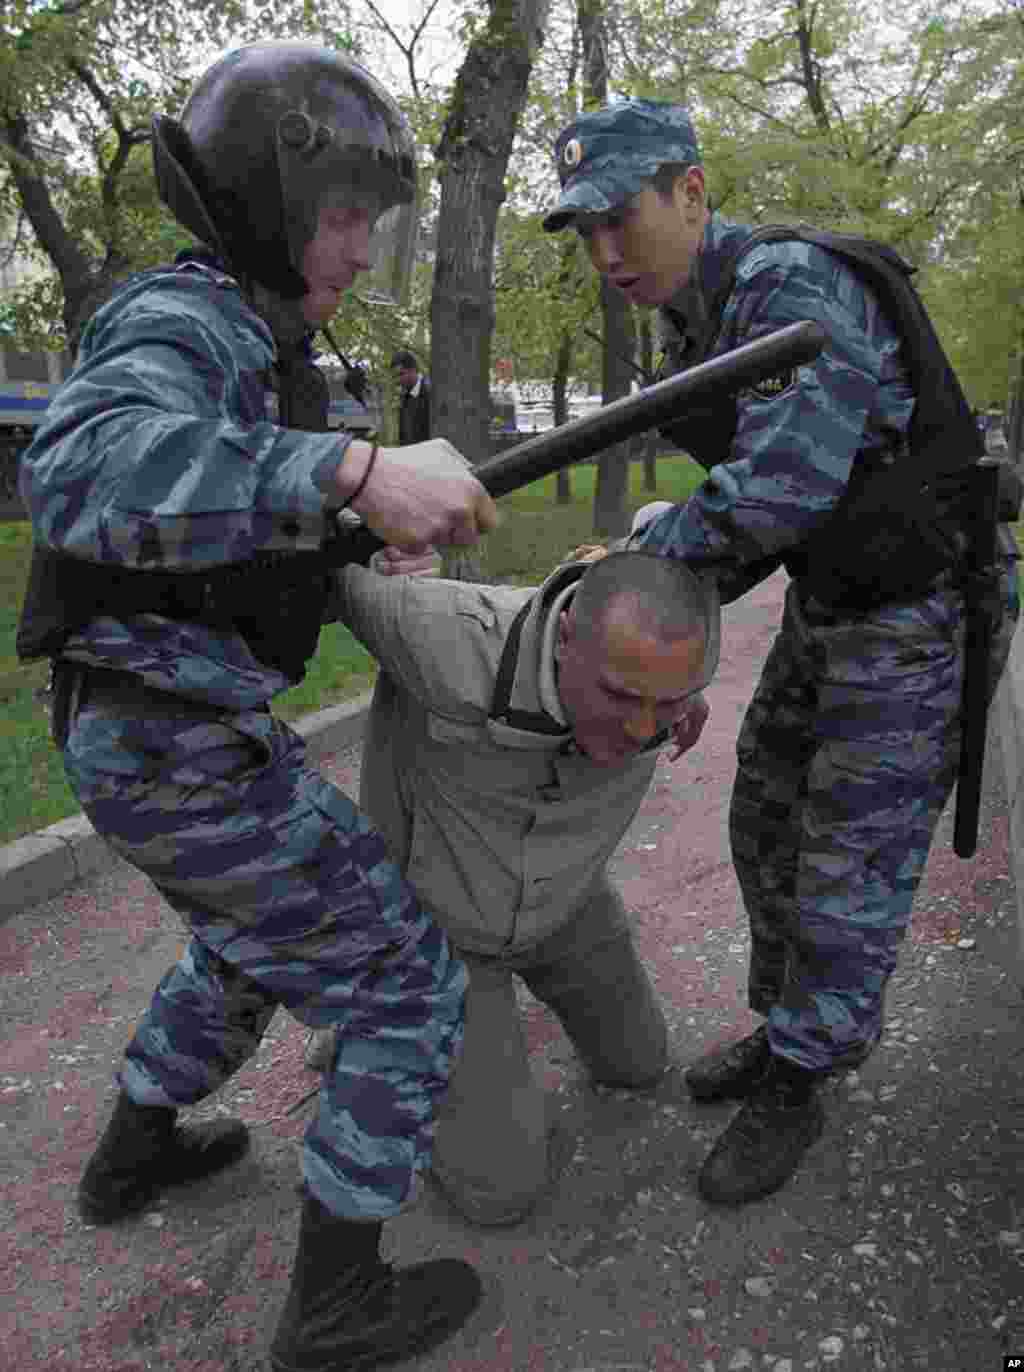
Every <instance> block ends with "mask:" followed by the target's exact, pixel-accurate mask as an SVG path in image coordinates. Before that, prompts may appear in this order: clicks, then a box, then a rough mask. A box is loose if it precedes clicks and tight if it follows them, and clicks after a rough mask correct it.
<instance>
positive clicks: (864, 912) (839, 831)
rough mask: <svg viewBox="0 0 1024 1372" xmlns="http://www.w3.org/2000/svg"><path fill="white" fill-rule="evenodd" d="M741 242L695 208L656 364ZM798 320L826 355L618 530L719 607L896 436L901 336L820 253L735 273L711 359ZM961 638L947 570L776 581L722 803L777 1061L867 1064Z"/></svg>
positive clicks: (756, 404)
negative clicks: (662, 503) (866, 579)
mask: <svg viewBox="0 0 1024 1372" xmlns="http://www.w3.org/2000/svg"><path fill="white" fill-rule="evenodd" d="M694 153H695V150H694ZM659 160H664V156H663V155H662V156H661V157H660V158H659ZM690 160H696V156H695V155H694V157H692V158H691V159H690ZM749 233H750V230H749V229H747V228H744V227H742V226H739V225H735V224H731V223H729V222H727V221H725V220H724V219H722V218H721V217H720V216H718V215H717V214H716V215H712V217H711V220H710V222H709V224H708V226H707V229H706V232H705V235H704V242H703V249H702V252H701V254H700V257H699V259H698V268H697V273H696V281H695V283H694V284H693V286H692V288H690V289H689V290H688V291H687V293H686V296H685V299H678V298H677V300H676V301H674V302H672V303H673V305H676V304H678V305H679V306H680V307H681V309H680V310H679V311H676V310H674V309H673V308H672V305H670V306H669V307H666V308H665V309H664V311H663V315H664V317H665V321H666V326H667V330H668V339H667V351H668V354H669V357H670V365H671V367H672V369H673V370H674V369H677V368H678V367H680V366H683V365H686V354H687V348H688V344H689V334H690V331H691V329H692V330H693V331H694V332H699V327H700V322H701V312H702V309H703V308H704V306H705V305H706V302H707V301H708V300H709V299H710V297H711V295H712V294H713V293H714V290H715V286H716V284H717V279H718V275H719V273H720V271H721V269H722V264H723V262H724V261H725V259H726V258H727V257H728V256H729V255H731V253H732V252H733V250H734V249H735V248H736V246H737V245H738V243H739V242H740V241H742V240H743V239H744V238H745V237H746V236H747V235H748V234H749ZM801 319H814V320H818V321H820V322H821V323H822V324H823V325H824V326H825V328H826V330H827V332H828V336H829V339H830V342H829V345H828V346H827V348H826V350H825V351H824V352H823V353H822V354H821V356H820V357H819V358H818V359H817V361H816V362H814V363H813V364H811V365H808V366H805V367H801V368H799V369H798V370H797V371H796V372H794V373H793V374H790V375H787V376H783V377H782V378H773V382H772V384H771V385H764V386H761V387H755V388H753V389H750V390H748V391H746V392H744V393H743V394H742V395H741V396H740V397H739V399H738V402H737V412H738V426H737V429H736V432H735V437H734V439H733V441H732V444H731V447H730V449H729V450H728V451H725V452H720V453H718V452H709V451H703V450H702V449H701V447H700V446H699V444H698V443H697V442H695V443H694V444H692V445H689V444H688V445H687V446H688V447H689V448H690V451H692V452H693V454H694V456H696V457H698V458H699V459H700V460H701V462H702V463H703V464H704V465H705V466H706V467H708V468H709V469H710V471H709V476H708V479H707V481H705V483H704V484H703V485H702V486H701V488H700V489H699V490H698V491H697V492H696V493H695V494H694V495H693V496H692V497H691V499H690V500H689V501H687V502H686V504H685V505H682V506H677V507H675V508H673V509H672V510H670V511H668V512H666V513H663V514H662V515H661V516H660V517H658V518H656V519H655V520H654V521H653V522H651V523H650V524H648V525H647V526H646V528H644V529H643V530H642V531H640V533H639V534H638V535H637V536H636V537H635V539H634V543H635V544H636V545H639V546H643V547H646V548H648V549H657V550H658V551H660V552H663V553H664V554H666V555H667V556H670V557H680V558H685V560H686V561H687V563H688V564H689V565H691V566H693V567H695V568H712V569H714V571H715V572H716V574H717V577H718V582H719V588H720V590H721V593H722V599H723V600H724V601H728V600H731V599H735V598H736V597H737V596H739V595H741V594H742V593H743V592H744V591H746V590H748V589H749V588H750V587H751V586H753V585H755V584H756V583H757V582H758V581H760V580H762V579H763V578H764V577H765V576H767V575H768V574H770V573H771V572H772V571H774V570H775V569H776V568H777V567H779V566H780V565H781V564H782V562H783V560H784V559H789V558H790V557H791V556H792V555H793V554H794V553H797V554H798V553H799V549H800V547H801V544H802V542H803V541H804V540H805V539H806V538H807V537H808V536H809V535H810V534H811V533H812V532H813V531H815V530H816V529H817V528H818V527H819V526H820V525H821V523H822V522H823V521H824V520H825V519H826V518H827V517H828V515H829V514H830V512H831V511H832V510H833V509H834V508H835V506H836V505H837V503H838V501H839V498H840V496H841V495H842V494H843V491H844V489H845V488H846V484H847V482H848V480H849V478H850V474H851V471H852V469H853V464H854V461H855V459H856V458H858V455H863V454H871V453H872V452H881V451H883V450H884V449H885V447H886V446H887V445H890V444H891V443H892V441H893V435H894V434H896V435H898V434H904V433H906V431H907V429H908V426H909V421H910V417H911V412H912V409H913V404H914V398H913V395H912V392H911V390H910V387H909V385H908V381H907V376H906V372H905V369H904V367H903V365H902V363H901V359H900V355H899V351H900V339H899V337H898V335H897V334H896V332H895V330H894V328H893V327H892V325H891V324H890V323H889V322H888V320H887V319H886V317H885V315H884V314H883V313H882V311H881V310H880V308H879V306H878V302H877V300H876V298H875V297H874V295H873V293H872V292H871V291H870V290H869V289H868V288H867V287H865V286H864V285H863V284H862V283H861V282H860V281H859V280H858V278H857V277H856V276H855V275H854V273H853V272H852V271H851V270H849V269H848V268H847V267H845V266H844V265H843V264H842V263H841V262H840V261H839V260H838V259H837V258H836V257H834V256H833V255H831V254H828V253H826V252H824V251H823V250H822V249H820V248H818V247H815V246H812V245H809V244H804V243H799V242H793V241H787V242H778V243H772V244H765V245H762V246H761V247H760V248H758V249H756V250H754V251H753V252H751V253H750V254H749V255H748V256H747V257H746V258H745V259H744V260H743V261H742V263H741V264H740V267H739V270H738V274H737V278H736V282H735V286H734V289H733V291H732V294H731V295H730V297H729V300H728V303H727V305H726V309H725V314H724V319H723V327H722V330H721V333H720V335H719V338H718V341H717V343H716V345H715V347H714V349H713V350H712V355H715V354H717V353H720V352H725V351H728V350H730V349H732V348H735V347H737V346H738V345H739V344H741V343H743V342H747V341H750V340H751V339H753V338H756V337H758V336H759V335H761V334H763V333H766V332H769V331H771V330H773V329H778V328H781V327H783V326H785V325H788V324H792V323H794V322H795V321H797V320H801ZM722 403H723V404H726V405H728V404H731V403H733V402H732V401H731V400H729V399H725V400H723V402H722ZM684 423H685V422H684ZM681 430H682V432H681V434H680V437H682V438H685V427H684V426H681ZM716 464H717V465H716ZM1003 547H1004V552H1003V558H1002V580H1001V584H1002V595H1003V600H1004V604H1005V614H1004V616H1003V619H1002V621H1001V625H1000V627H999V629H998V631H997V633H996V636H995V642H994V647H993V656H992V665H993V681H995V680H996V679H997V677H998V675H999V673H1000V672H1001V671H1002V669H1003V667H1004V665H1005V662H1006V658H1007V654H1008V651H1009V643H1010V639H1011V637H1012V633H1013V630H1014V627H1015V624H1016V619H1017V615H1018V601H1017V582H1016V571H1015V566H1014V557H1015V553H1014V552H1013V550H1012V548H1011V547H1010V541H1009V540H1008V539H1007V540H1004V545H1003ZM963 643H964V612H963V596H962V593H961V591H960V589H959V588H958V587H957V586H956V585H954V584H953V580H952V577H951V576H946V577H944V578H942V579H940V580H939V581H938V582H937V583H936V585H935V587H934V589H933V590H932V591H931V592H930V593H929V594H926V595H922V596H921V597H920V598H919V599H917V600H915V601H912V602H908V603H901V604H889V605H885V606H883V607H881V608H879V609H874V610H871V611H867V612H863V613H858V614H851V613H849V612H846V613H844V612H840V611H838V610H836V609H834V608H830V607H829V606H827V605H824V604H821V603H819V602H818V601H816V600H814V599H813V598H812V597H811V596H810V595H809V594H808V593H807V592H806V591H805V590H804V589H803V588H802V586H801V581H800V577H799V574H798V575H797V576H796V577H795V579H794V580H793V581H791V583H790V585H789V588H788V590H787V595H786V608H785V614H784V618H783V623H782V627H781V630H780V632H779V635H778V637H777V639H776V642H775V644H774V646H773V648H772V651H771V653H770V656H769V658H768V661H767V663H766V665H765V668H764V671H763V675H762V677H761V681H760V683H759V685H758V688H757V691H756V693H755V695H754V698H753V701H752V702H751V705H750V707H749V710H748V712H747V715H746V718H745V720H744V723H743V727H742V730H741V733H740V737H739V741H738V746H737V751H738V758H739V768H738V773H737V778H736V783H735V788H734V792H733V799H732V809H731V842H732V850H733V858H734V862H735V865H736V870H737V874H738V876H739V880H740V885H741V888H742V891H743V897H744V901H745V903H746V907H747V911H748V915H749V919H750V926H751V933H752V939H753V947H752V954H751V965H750V1003H751V1006H752V1007H753V1008H754V1009H755V1010H757V1011H759V1012H760V1013H761V1014H764V1015H766V1016H767V1017H768V1035H769V1042H770V1044H771V1049H772V1052H773V1055H775V1056H776V1057H781V1058H784V1059H788V1060H790V1061H791V1062H793V1063H795V1064H797V1065H799V1066H801V1067H804V1068H807V1069H811V1070H814V1071H826V1070H830V1069H835V1068H838V1067H842V1066H848V1065H852V1064H855V1063H857V1062H858V1061H860V1060H862V1059H863V1057H864V1056H865V1055H866V1053H867V1052H868V1051H870V1048H871V1047H872V1046H873V1044H874V1043H875V1042H876V1041H877V1039H878V1037H879V1035H880V1033H881V1029H882V1011H883V996H884V991H885V985H886V982H887V980H888V978H889V976H890V975H891V973H892V971H893V968H894V966H895V963H896V956H897V951H898V948H899V945H900V942H901V941H902V939H903V937H904V934H905V932H906V929H907V925H908V923H909V919H910V913H911V905H912V901H913V896H914V892H915V890H916V888H917V884H918V882H919V880H920V877H921V873H922V870H923V868H924V863H925V859H926V856H927V853H928V848H929V844H930V842H931V839H932V836H933V833H934V830H935V826H936V823H937V821H938V818H939V815H940V813H941V811H942V809H943V806H944V805H945V802H946V801H947V799H948V798H949V795H950V791H951V788H952V786H953V783H954V779H955V775H956V766H957V759H958V754H959V744H960V693H961V682H962V675H963V656H964V654H963Z"/></svg>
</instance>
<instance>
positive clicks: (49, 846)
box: [0, 692, 371, 924]
mask: <svg viewBox="0 0 1024 1372" xmlns="http://www.w3.org/2000/svg"><path fill="white" fill-rule="evenodd" d="M370 699H371V695H370V693H369V692H367V693H366V694H365V695H361V696H356V698H355V699H354V700H349V701H345V702H344V703H343V704H341V705H332V706H330V707H329V708H328V709H326V710H318V711H317V713H316V714H312V715H306V716H304V718H302V719H300V720H298V721H297V722H296V723H295V725H294V726H293V727H294V728H295V730H296V732H297V733H299V734H301V735H302V737H303V738H304V739H305V740H306V752H307V756H308V758H309V760H310V761H311V762H318V761H319V760H320V759H321V758H322V757H329V756H330V755H331V754H332V753H336V752H339V751H340V750H341V749H343V748H348V747H350V746H351V745H352V744H353V743H357V742H358V741H359V739H360V738H361V737H362V733H363V727H364V725H365V723H366V715H367V712H368V710H369V708H370ZM118 861H120V859H119V858H118V856H117V854H116V853H114V852H112V851H111V850H110V848H108V847H107V844H106V843H105V841H104V840H103V839H102V838H100V836H99V834H97V833H96V831H95V829H93V827H92V825H91V824H90V823H89V821H88V820H87V819H86V818H85V816H84V815H72V816H71V817H70V818H68V819H62V820H60V821H59V823H57V824H51V825H50V826H49V828H46V829H40V830H38V831H37V832H36V833H34V834H26V835H25V837H24V838H19V839H15V840H14V842H13V843H8V844H6V845H5V846H4V847H2V848H0V924H2V923H3V922H4V920H6V919H10V917H11V916H12V915H15V914H17V913H18V912H19V911H21V910H24V909H26V908H27V907H28V906H32V905H38V904H39V903H40V902H41V901H44V900H49V899H50V898H51V897H52V896H56V895H59V894H60V892H61V891H64V890H66V889H67V887H69V886H72V885H74V883H75V882H76V881H81V880H82V879H83V878H84V877H88V876H93V875H95V874H96V873H99V872H105V871H107V870H108V869H109V868H111V867H113V866H114V865H115V864H116V863H117V862H118Z"/></svg>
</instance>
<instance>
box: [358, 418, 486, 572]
mask: <svg viewBox="0 0 1024 1372" xmlns="http://www.w3.org/2000/svg"><path fill="white" fill-rule="evenodd" d="M369 458H370V445H369V444H368V443H366V442H364V441H363V440H361V439H357V440H355V441H354V442H352V443H351V444H350V445H349V447H348V449H347V450H346V452H345V457H344V460H343V461H342V464H341V466H340V467H339V469H338V472H337V476H336V480H337V482H338V485H339V487H340V488H341V491H342V494H343V496H344V498H345V500H346V502H347V503H348V505H349V508H350V509H352V510H354V511H355V512H356V514H358V515H360V516H361V517H362V518H363V520H364V521H365V523H366V524H367V525H368V526H369V528H371V529H372V530H373V532H374V533H375V534H376V535H377V536H378V538H380V539H382V540H383V541H384V542H385V543H390V544H392V545H394V546H395V547H397V548H401V549H403V550H404V551H405V552H425V551H426V550H427V548H428V547H429V545H430V544H432V543H433V544H437V545H438V546H440V547H444V546H445V545H455V546H460V547H466V546H469V545H471V544H473V543H476V542H477V540H478V539H479V538H480V537H481V535H483V534H485V533H489V532H490V530H491V529H493V528H494V527H495V525H496V524H497V522H498V511H497V508H496V507H495V504H494V501H493V500H492V499H491V497H490V496H489V495H488V494H487V492H486V491H485V490H484V488H483V486H481V484H480V482H479V481H478V480H477V479H476V477H475V476H474V475H473V473H472V471H471V470H470V466H469V463H468V462H467V461H466V459H465V458H464V457H463V456H462V454H461V453H460V452H459V451H458V450H457V449H456V448H453V447H452V445H451V444H450V443H449V442H448V440H447V439H446V438H428V439H427V441H426V442H425V443H410V444H408V445H407V446H406V447H403V448H380V449H378V451H377V456H376V459H375V460H374V463H373V467H372V469H371V470H370V474H369V478H368V479H367V481H366V483H365V485H363V487H362V489H361V490H359V489H357V488H358V485H359V483H360V481H362V478H363V475H364V473H365V471H366V466H367V462H368V461H369ZM353 491H356V495H355V498H354V499H352V492H353Z"/></svg>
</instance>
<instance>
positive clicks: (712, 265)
mask: <svg viewBox="0 0 1024 1372" xmlns="http://www.w3.org/2000/svg"><path fill="white" fill-rule="evenodd" d="M751 232H752V230H751V229H750V228H749V227H747V226H745V225H740V224H734V223H731V222H730V221H728V220H726V219H723V218H722V217H721V216H720V215H718V214H713V215H712V216H711V220H710V222H709V224H708V226H707V228H706V230H705V234H704V240H703V244H702V249H701V253H700V256H699V258H698V264H697V273H696V283H695V287H694V288H692V289H691V290H690V291H689V292H688V294H689V295H690V299H689V301H688V302H685V303H684V302H680V303H683V308H684V310H687V309H688V311H693V310H694V307H696V311H697V312H699V310H700V308H701V306H702V305H706V303H707V302H708V301H709V300H710V299H711V298H712V296H713V295H714V293H715V289H716V287H717V285H718V281H719V277H720V274H721V272H722V269H723V265H724V263H725V262H726V261H727V260H728V259H729V258H731V256H732V254H733V253H734V252H735V250H736V248H737V247H738V245H739V244H740V243H741V242H742V241H743V240H744V239H746V238H747V237H749V235H750V233H751ZM694 292H696V299H694V298H693V297H694ZM663 316H664V320H665V326H666V331H667V333H666V339H665V342H666V352H667V354H668V359H669V362H670V366H671V369H672V370H678V369H679V367H680V366H682V365H685V361H684V358H685V348H686V339H685V337H684V327H685V324H684V320H683V319H681V317H680V316H679V314H678V313H677V312H676V311H675V310H673V309H672V306H671V304H670V306H669V308H668V309H667V310H664V311H663ZM801 319H814V320H817V321H818V322H819V323H821V324H822V325H823V326H824V327H825V329H826V331H827V334H828V337H829V340H830V341H829V343H828V345H827V346H826V348H825V349H824V351H823V352H822V353H821V355H820V356H819V357H818V358H817V359H816V360H815V361H814V362H813V363H810V364H808V365H806V366H803V367H800V368H797V369H796V371H795V373H794V374H793V375H792V377H791V378H789V384H786V385H784V386H782V387H781V388H779V387H778V386H776V387H775V388H774V389H769V388H762V390H758V389H756V388H754V389H749V390H746V391H744V392H742V393H741V395H740V396H739V397H738V399H737V400H734V399H733V398H732V397H724V398H723V400H722V402H721V403H722V404H724V405H728V406H730V407H731V406H733V405H734V404H735V405H736V410H737V420H738V423H737V427H736V432H735V437H734V439H733V441H732V445H731V448H730V449H729V451H727V452H721V453H717V452H716V453H712V452H702V451H699V450H698V449H697V448H696V447H694V446H691V445H687V446H688V448H689V451H690V452H691V453H692V455H693V456H694V457H696V458H697V459H698V460H699V461H700V462H701V463H702V464H703V465H704V466H705V467H707V468H708V469H709V473H708V479H707V480H706V481H705V482H704V483H703V485H702V486H701V487H700V488H699V489H698V490H697V491H696V492H695V493H694V494H693V495H692V496H691V497H690V499H689V500H688V501H687V502H686V503H685V504H684V505H679V506H675V507H674V508H673V509H671V510H669V511H667V512H665V513H664V514H663V515H662V516H661V517H660V518H658V519H656V520H655V521H653V522H652V523H651V524H648V525H647V526H646V528H645V529H643V530H642V531H641V532H640V533H639V534H638V535H637V536H635V537H634V538H633V539H632V540H631V546H634V547H638V546H644V547H649V548H652V549H654V550H656V551H658V552H665V553H668V554H669V555H671V556H673V557H679V558H685V559H686V561H687V562H688V563H689V564H690V565H691V566H693V567H695V568H696V567H706V568H709V569H712V570H714V572H715V574H716V577H717V579H718V584H719V588H720V591H721V596H722V599H723V601H729V600H734V599H735V598H736V597H737V596H739V595H742V594H743V593H744V591H747V590H749V589H750V587H751V586H753V585H755V584H756V583H757V582H758V581H760V580H762V579H763V578H764V577H765V576H767V575H768V574H769V573H770V572H772V571H774V570H775V569H776V568H777V567H778V566H779V565H780V563H781V561H782V559H783V557H784V556H785V555H786V553H787V552H790V551H792V550H793V549H795V548H797V547H798V546H799V545H800V543H801V541H802V540H804V539H806V538H807V537H808V535H809V534H811V533H813V532H814V531H815V530H816V529H818V528H819V527H820V526H821V524H822V523H823V522H824V520H825V519H827V518H828V516H829V514H830V513H831V512H832V511H833V510H834V508H835V506H836V505H837V503H838V501H839V499H840V497H841V496H842V494H843V492H844V490H845V488H846V485H847V482H848V481H849V478H850V474H851V472H852V470H853V465H854V460H855V459H856V458H857V456H858V454H859V453H862V452H863V453H867V454H870V453H871V452H872V451H875V450H877V451H881V450H882V449H885V448H888V447H891V446H892V444H893V442H894V440H898V438H899V436H900V435H903V434H905V433H906V432H907V429H908V428H909V425H910V419H911V415H912V413H913V408H914V395H913V391H912V389H911V387H910V384H909V380H908V375H907V371H906V368H905V367H904V365H903V363H902V361H901V358H900V337H899V334H898V333H897V331H896V329H895V327H894V326H893V325H892V324H891V323H890V322H889V320H888V319H887V317H886V316H885V315H884V314H883V312H882V310H881V308H880V306H879V304H878V301H877V298H876V297H875V295H874V293H873V292H872V291H871V290H870V289H869V288H868V287H867V286H865V285H864V284H863V283H862V282H861V281H860V279H859V278H858V277H857V276H856V275H855V273H854V272H853V271H852V270H851V269H850V268H848V267H847V266H845V265H844V264H843V263H842V262H841V261H840V260H839V259H838V258H837V257H835V256H834V255H833V254H831V253H828V252H825V251H824V250H823V249H821V248H818V247H816V246H814V245H812V244H807V243H800V242H796V241H784V242H779V243H766V244H763V245H761V246H760V247H759V248H756V249H754V250H752V251H751V252H750V254H749V255H748V256H747V257H745V258H744V260H743V261H742V262H741V264H740V266H739V269H738V272H737V276H736V282H735V287H734V289H733V292H732V294H731V296H730V297H729V300H728V302H727V304H726V308H725V313H724V316H723V321H722V329H721V332H720V334H719V337H718V341H717V343H716V344H715V346H714V347H713V349H712V351H711V353H710V356H712V357H713V356H716V355H717V354H719V353H723V352H728V351H730V350H731V349H732V348H736V347H738V346H739V345H740V344H742V343H747V342H751V341H752V340H753V339H755V338H758V337H760V336H761V335H762V334H765V333H770V332H772V331H773V330H775V329H780V328H783V327H785V326H786V325H788V324H793V323H796V322H797V321H799V320H801ZM680 428H681V429H682V430H683V432H685V421H684V423H683V424H682V425H681V426H680Z"/></svg>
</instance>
